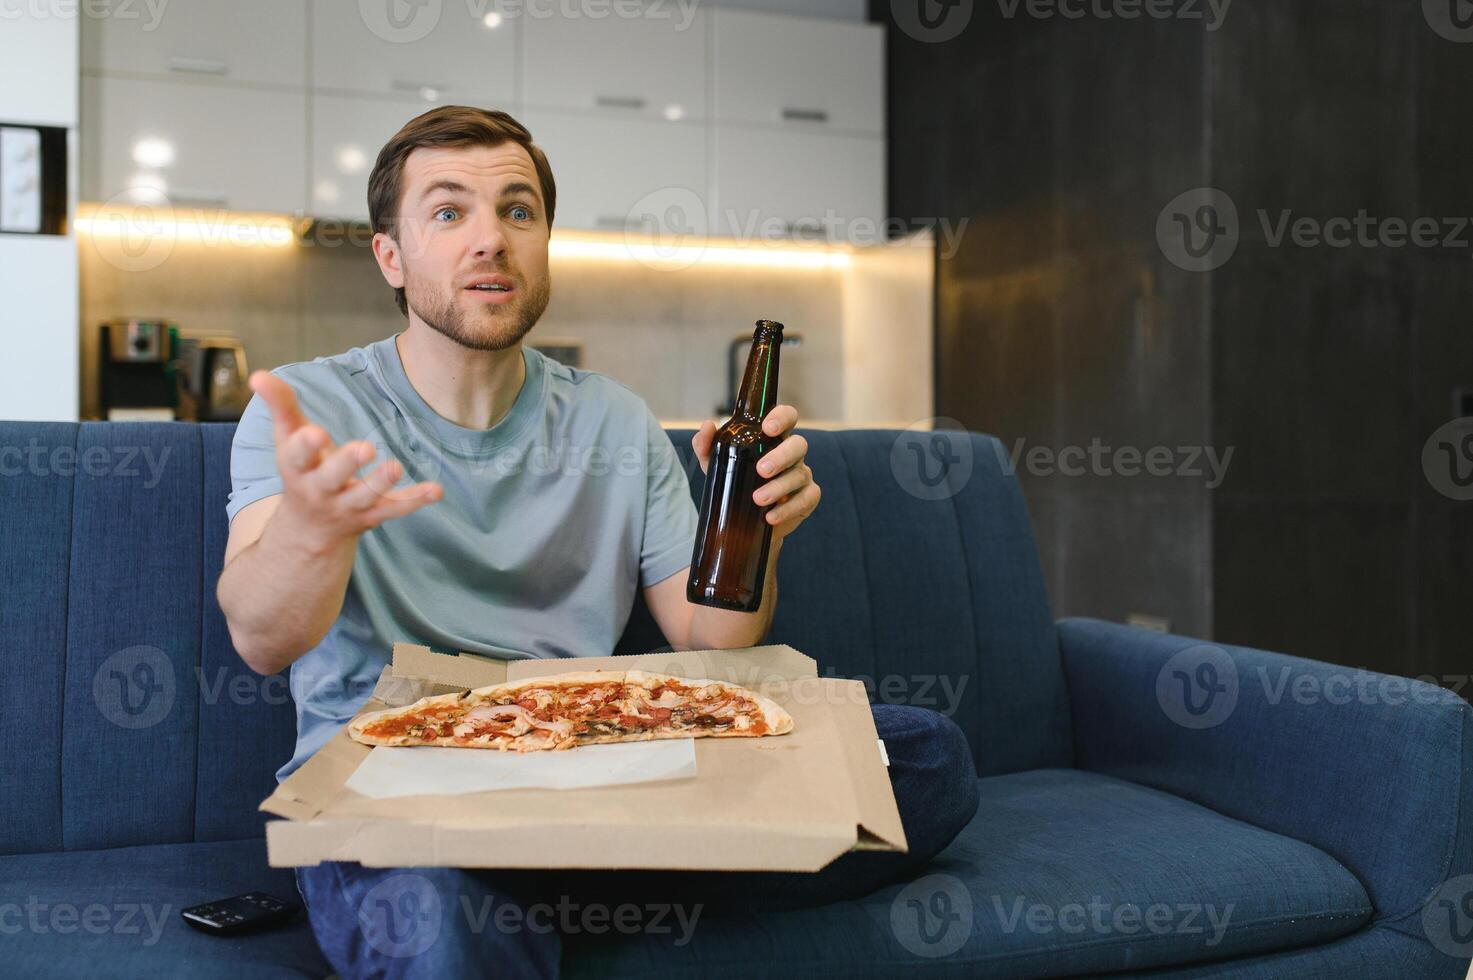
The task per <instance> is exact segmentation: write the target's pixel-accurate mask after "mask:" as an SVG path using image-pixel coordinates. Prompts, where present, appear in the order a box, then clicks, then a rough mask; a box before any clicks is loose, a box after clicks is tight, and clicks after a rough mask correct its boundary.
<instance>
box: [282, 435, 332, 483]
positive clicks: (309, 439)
mask: <svg viewBox="0 0 1473 980" xmlns="http://www.w3.org/2000/svg"><path fill="white" fill-rule="evenodd" d="M277 445H279V446H280V447H281V465H282V468H283V469H284V470H286V471H289V472H290V473H291V474H292V475H298V474H301V473H306V472H307V471H309V470H312V469H315V468H316V467H317V464H318V463H319V462H320V461H321V459H322V454H323V452H324V451H325V450H328V449H331V448H332V437H331V436H329V435H328V434H327V430H326V429H324V428H322V426H320V425H312V424H310V423H308V424H307V425H304V426H302V427H301V428H299V429H297V430H296V431H295V432H293V433H292V434H291V435H290V436H288V437H287V439H286V441H285V442H278V443H277ZM283 475H285V474H283Z"/></svg>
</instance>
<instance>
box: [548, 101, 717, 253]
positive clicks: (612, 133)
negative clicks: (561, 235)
mask: <svg viewBox="0 0 1473 980" xmlns="http://www.w3.org/2000/svg"><path fill="white" fill-rule="evenodd" d="M526 123H527V128H528V129H530V130H531V131H532V138H533V139H534V140H536V142H537V144H538V145H539V146H541V147H542V149H543V151H544V152H546V154H547V159H548V162H550V163H551V164H552V173H553V177H554V178H555V179H556V180H557V214H556V215H555V217H554V221H553V227H554V228H580V229H590V228H601V229H604V230H623V229H624V228H626V227H638V226H639V225H641V224H642V223H643V222H646V221H648V220H656V221H659V222H662V223H663V222H666V221H667V220H675V221H677V222H678V224H679V228H668V227H667V228H663V229H662V230H663V231H665V232H674V231H684V232H687V233H689V234H695V235H704V234H705V232H706V229H707V224H706V212H707V211H708V209H709V203H708V202H709V195H708V193H707V190H706V129H705V127H704V126H699V125H691V124H688V123H671V122H663V121H660V122H656V121H653V120H641V119H603V118H597V117H594V118H590V117H587V116H581V115H565V114H561V113H553V112H535V113H527V114H526ZM672 216H673V217H672Z"/></svg>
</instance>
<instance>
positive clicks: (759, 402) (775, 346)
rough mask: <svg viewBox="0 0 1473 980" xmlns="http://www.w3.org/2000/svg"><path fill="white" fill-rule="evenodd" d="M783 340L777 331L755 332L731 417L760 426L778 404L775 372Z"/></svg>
mask: <svg viewBox="0 0 1473 980" xmlns="http://www.w3.org/2000/svg"><path fill="white" fill-rule="evenodd" d="M782 346H783V337H782V334H781V333H780V332H777V331H760V330H759V331H758V332H757V334H756V335H755V336H754V337H753V338H752V351H751V353H750V354H748V355H747V370H746V372H745V373H744V374H743V375H742V386H741V387H740V388H738V389H737V397H736V405H735V406H734V407H733V409H732V416H733V417H735V418H739V419H745V420H747V421H749V422H753V423H760V422H761V421H762V420H763V419H764V418H766V417H767V413H768V412H770V411H772V409H773V407H774V406H775V405H776V404H777V369H778V360H779V356H780V354H781V351H782Z"/></svg>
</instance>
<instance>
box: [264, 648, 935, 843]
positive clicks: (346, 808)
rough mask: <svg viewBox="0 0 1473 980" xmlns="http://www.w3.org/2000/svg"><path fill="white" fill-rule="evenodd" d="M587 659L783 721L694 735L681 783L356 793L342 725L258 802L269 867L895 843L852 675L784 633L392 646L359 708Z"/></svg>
mask: <svg viewBox="0 0 1473 980" xmlns="http://www.w3.org/2000/svg"><path fill="white" fill-rule="evenodd" d="M589 670H649V671H655V672H659V673H666V674H673V675H676V676H679V677H691V678H708V679H712V680H722V681H728V682H730V683H735V684H740V685H742V686H744V687H748V688H751V689H753V690H756V691H760V692H762V693H763V694H765V695H767V696H768V697H770V698H772V699H773V700H775V701H777V702H778V703H779V704H781V705H782V706H783V707H784V708H786V709H787V710H788V712H789V713H791V714H792V716H793V730H792V731H791V732H789V733H788V734H786V735H780V736H773V737H765V738H698V739H695V740H694V746H695V750H696V769H697V774H696V776H695V778H694V779H684V780H678V781H671V782H655V783H640V784H630V785H620V786H600V787H590V788H584V789H561V790H546V789H508V790H496V791H491V792H482V793H467V794H461V795H436V796H404V797H395V798H387V799H372V798H369V797H366V796H363V795H360V794H358V793H355V792H354V791H352V790H350V789H348V788H347V786H346V785H345V784H346V783H347V781H348V778H349V777H350V776H351V775H352V774H353V771H354V770H355V769H357V767H358V766H359V764H361V763H362V762H363V760H364V759H365V758H366V757H367V756H368V754H369V752H371V751H372V747H371V746H367V745H362V744H360V743H358V742H355V741H353V740H352V739H351V738H350V737H349V736H348V733H347V727H346V726H344V728H343V729H342V730H341V731H339V732H338V733H337V734H335V735H334V736H333V737H332V738H331V739H329V740H328V742H327V744H325V745H324V746H323V747H322V748H321V749H319V750H318V751H317V753H316V754H315V755H313V756H312V757H311V758H310V759H308V760H307V761H306V762H305V763H304V764H303V765H302V766H301V767H300V768H298V769H297V770H296V771H295V772H294V773H292V774H291V775H290V776H289V777H287V779H286V780H285V781H284V782H282V783H281V784H280V785H279V786H278V787H277V788H276V791H275V792H274V793H272V794H271V796H270V797H268V798H267V799H266V800H265V802H263V803H262V804H261V809H262V810H264V811H265V812H267V813H270V814H273V815H275V816H278V817H283V818H285V819H282V820H272V821H268V822H267V825H266V842H267V851H268V856H269V860H270V863H271V865H272V866H273V867H295V866H299V865H312V864H318V863H320V862H322V861H357V862H359V863H360V864H363V865H367V866H370V867H413V866H441V867H444V866H448V867H468V868H644V869H672V870H711V871H718V870H719V871H817V870H819V869H820V868H822V867H824V866H825V865H827V864H828V863H829V862H831V861H833V860H834V859H835V858H837V857H839V856H840V855H841V854H844V853H845V852H847V851H850V850H881V851H901V852H903V851H905V849H906V842H905V833H904V831H903V830H902V828H901V824H900V814H899V811H898V810H897V809H896V806H895V796H894V793H893V792H892V790H891V787H890V779H889V775H888V773H887V772H886V770H885V765H886V763H885V761H884V757H883V755H882V752H881V750H880V747H879V746H878V745H877V744H876V743H877V738H876V734H875V727H874V721H873V718H872V716H871V714H870V710H869V699H868V697H867V695H866V693H865V689H864V685H863V684H862V683H860V682H859V681H850V680H842V679H838V678H833V677H819V676H818V671H817V665H816V664H815V662H814V661H813V659H812V658H811V657H807V656H805V655H803V654H802V653H800V652H798V651H797V650H795V649H793V648H792V647H791V646H788V645H786V644H775V645H767V646H759V647H747V648H744V649H737V650H696V651H676V652H668V653H650V654H641V655H638V656H623V657H591V658H590V657H579V658H569V659H561V660H541V659H527V660H512V661H506V660H494V659H491V658H487V657H482V656H477V655H474V654H465V653H462V654H459V655H448V654H441V653H435V652H433V651H431V650H430V649H429V648H428V647H424V646H419V645H416V644H410V643H397V644H395V645H394V654H393V662H392V664H391V665H390V666H388V667H385V668H384V672H383V675H382V676H381V677H380V678H379V683H378V686H377V687H376V688H375V689H374V693H373V696H372V697H371V698H370V699H369V700H368V702H367V703H366V704H365V705H364V706H363V708H362V709H361V710H360V713H362V712H368V711H377V710H380V709H383V708H386V707H397V706H400V705H404V704H409V703H412V702H413V701H416V700H418V699H419V698H422V697H426V696H428V695H432V694H444V693H448V692H450V691H455V690H466V689H469V688H474V687H483V686H486V685H489V684H499V683H502V682H504V681H516V680H520V679H522V678H525V677H537V676H547V675H553V674H560V673H568V672H573V671H580V672H581V671H589ZM468 751H474V750H468Z"/></svg>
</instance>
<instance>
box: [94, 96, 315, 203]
mask: <svg viewBox="0 0 1473 980" xmlns="http://www.w3.org/2000/svg"><path fill="white" fill-rule="evenodd" d="M306 101H307V96H306V94H305V93H303V92H277V91H270V90H262V89H254V88H244V87H238V86H230V85H218V84H198V83H195V84H190V83H183V82H179V81H168V80H148V79H133V78H100V77H95V76H85V77H84V78H83V80H82V126H83V131H84V137H83V139H82V196H83V198H85V199H88V200H94V201H102V200H107V199H109V198H112V197H114V196H115V195H118V194H122V193H124V192H126V191H128V190H129V189H130V188H132V187H135V186H144V187H151V188H158V189H160V190H162V191H163V193H164V194H165V196H166V197H167V198H168V199H169V201H170V202H171V203H173V204H174V205H175V206H180V205H186V206H187V205H194V206H199V207H211V208H231V209H235V210H247V211H280V212H287V213H301V212H303V210H304V209H305V207H306V203H307V202H306V198H305V194H304V192H303V184H304V179H303V178H304V176H305V169H306V159H307V153H306V130H307V120H306Z"/></svg>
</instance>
